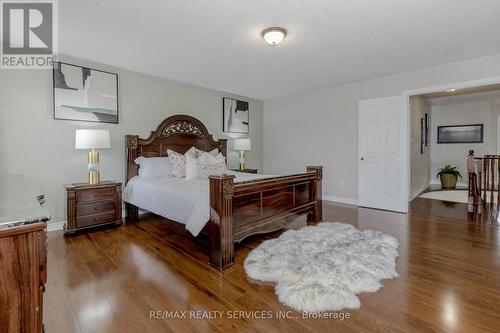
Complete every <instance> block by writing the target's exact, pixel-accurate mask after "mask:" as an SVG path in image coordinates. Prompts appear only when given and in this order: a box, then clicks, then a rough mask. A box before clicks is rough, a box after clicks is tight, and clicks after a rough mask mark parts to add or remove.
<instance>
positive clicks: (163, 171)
mask: <svg viewBox="0 0 500 333" xmlns="http://www.w3.org/2000/svg"><path fill="white" fill-rule="evenodd" d="M134 162H135V164H137V165H139V176H140V177H170V176H171V175H172V168H171V167H170V158H168V157H143V156H140V157H138V158H136V159H135V161H134Z"/></svg>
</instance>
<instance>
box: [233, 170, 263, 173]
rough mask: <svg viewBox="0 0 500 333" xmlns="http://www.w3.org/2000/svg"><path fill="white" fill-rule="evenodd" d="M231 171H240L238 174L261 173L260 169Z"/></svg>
mask: <svg viewBox="0 0 500 333" xmlns="http://www.w3.org/2000/svg"><path fill="white" fill-rule="evenodd" d="M231 171H238V172H244V173H258V172H259V170H258V169H243V170H240V169H231Z"/></svg>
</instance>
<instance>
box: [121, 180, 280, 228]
mask: <svg viewBox="0 0 500 333" xmlns="http://www.w3.org/2000/svg"><path fill="white" fill-rule="evenodd" d="M227 174H232V175H234V176H236V178H235V182H242V181H247V180H254V179H263V178H269V177H273V176H264V175H257V174H249V173H241V172H234V171H228V172H227ZM123 200H124V201H125V202H128V203H131V204H133V205H135V206H137V207H139V208H141V209H143V210H147V211H150V212H153V213H155V214H158V215H161V216H163V217H166V218H168V219H170V220H173V221H176V222H179V223H182V224H185V225H186V229H187V230H189V232H191V233H192V234H193V235H194V236H197V235H198V234H199V233H200V231H201V230H202V229H203V227H204V226H205V224H206V223H207V222H208V220H209V219H210V202H209V200H210V199H209V185H208V180H201V179H196V180H186V179H184V178H176V177H151V178H144V177H139V176H136V177H134V178H132V179H131V180H130V181H129V182H128V184H127V186H125V189H124V190H123Z"/></svg>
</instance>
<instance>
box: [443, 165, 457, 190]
mask: <svg viewBox="0 0 500 333" xmlns="http://www.w3.org/2000/svg"><path fill="white" fill-rule="evenodd" d="M437 176H438V177H439V180H440V181H441V186H442V187H443V188H455V187H456V186H457V181H458V177H460V179H462V175H461V174H460V171H458V169H457V167H455V166H451V165H449V164H446V165H445V166H444V167H442V168H441V169H439V170H438V173H437Z"/></svg>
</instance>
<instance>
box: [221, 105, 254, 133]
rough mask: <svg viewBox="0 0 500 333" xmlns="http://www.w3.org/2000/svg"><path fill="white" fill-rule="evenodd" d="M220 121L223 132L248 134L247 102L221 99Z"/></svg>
mask: <svg viewBox="0 0 500 333" xmlns="http://www.w3.org/2000/svg"><path fill="white" fill-rule="evenodd" d="M222 119H223V124H222V127H223V129H222V130H223V131H224V132H227V133H243V134H248V128H249V119H250V117H249V110H248V102H245V101H240V100H237V99H233V98H228V97H224V98H222Z"/></svg>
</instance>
